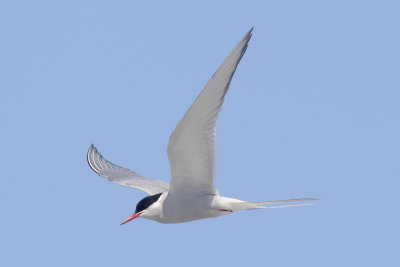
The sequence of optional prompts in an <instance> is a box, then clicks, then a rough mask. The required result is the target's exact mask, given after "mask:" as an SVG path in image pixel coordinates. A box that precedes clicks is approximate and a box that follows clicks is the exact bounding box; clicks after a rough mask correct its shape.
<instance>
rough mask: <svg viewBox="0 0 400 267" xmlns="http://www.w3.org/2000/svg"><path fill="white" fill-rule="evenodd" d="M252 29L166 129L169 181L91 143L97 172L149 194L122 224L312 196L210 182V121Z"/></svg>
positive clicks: (170, 220) (207, 214) (212, 135)
mask: <svg viewBox="0 0 400 267" xmlns="http://www.w3.org/2000/svg"><path fill="white" fill-rule="evenodd" d="M251 32H252V29H251V30H250V31H249V32H248V33H247V34H246V35H245V36H244V37H243V39H242V40H241V41H240V42H239V43H238V44H237V46H236V47H235V48H234V49H233V51H232V52H231V53H230V54H229V56H228V57H227V58H226V59H225V60H224V62H223V63H222V64H221V66H220V67H219V68H218V70H217V71H216V72H215V74H214V75H213V76H212V78H211V79H210V81H209V82H208V83H207V85H206V86H205V87H204V89H203V90H202V91H201V93H200V95H199V96H198V97H197V98H196V100H195V101H194V103H193V104H192V106H191V107H190V108H189V110H188V111H187V112H186V114H185V115H184V116H183V118H182V119H181V120H180V122H179V123H178V125H177V126H176V128H175V130H174V132H173V133H172V135H171V137H170V140H169V144H168V148H167V153H168V158H169V163H170V166H171V183H170V184H168V183H166V182H164V181H160V180H154V179H149V178H146V177H144V176H142V175H140V174H138V173H136V172H134V171H131V170H128V169H125V168H122V167H119V166H117V165H115V164H112V163H111V162H109V161H107V160H106V159H105V158H103V157H102V156H101V155H100V153H99V152H98V151H97V149H96V148H95V147H94V146H93V145H91V146H90V148H89V151H88V155H87V160H88V163H89V165H90V167H91V168H92V169H93V170H94V171H95V172H96V173H97V174H98V175H100V176H101V177H103V178H106V179H107V180H110V181H112V182H115V183H118V184H121V185H124V186H130V187H134V188H137V189H140V190H143V191H144V192H146V193H148V194H149V195H150V196H149V197H146V198H144V199H143V200H141V201H140V202H139V203H138V205H137V206H136V210H135V213H133V214H132V215H131V216H130V217H128V218H127V219H126V220H125V221H124V222H123V223H122V224H124V223H126V222H128V221H130V220H132V219H134V218H137V217H143V218H147V219H151V220H155V221H158V222H161V223H180V222H187V221H193V220H198V219H203V218H211V217H218V216H221V215H226V214H230V213H232V212H235V211H239V210H245V209H259V208H277V207H289V206H300V205H309V204H307V203H298V204H292V205H285V206H268V205H271V204H277V203H284V202H293V201H296V202H297V201H305V200H316V199H315V198H302V199H289V200H277V201H262V202H247V201H242V200H238V199H234V198H228V197H223V196H220V195H219V191H218V190H217V188H216V187H215V169H216V140H215V126H216V123H217V119H218V115H219V113H220V112H221V109H222V105H223V103H224V99H225V94H226V92H227V91H228V88H229V84H230V82H231V79H232V76H233V74H234V72H235V70H236V67H237V65H238V64H239V62H240V59H241V58H242V56H243V54H244V53H245V51H246V48H247V44H248V42H249V40H250V37H251Z"/></svg>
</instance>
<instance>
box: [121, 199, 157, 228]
mask: <svg viewBox="0 0 400 267" xmlns="http://www.w3.org/2000/svg"><path fill="white" fill-rule="evenodd" d="M161 195H162V193H159V194H156V195H152V196H147V197H145V198H143V199H142V200H140V201H139V202H138V203H137V205H136V210H135V212H134V213H133V214H132V215H131V216H129V217H128V218H127V219H126V220H125V221H123V222H122V223H121V225H123V224H125V223H127V222H129V221H132V220H133V219H135V218H138V217H151V216H152V215H154V214H155V213H159V209H158V208H157V207H155V205H153V204H154V203H156V202H157V201H158V199H159V198H160V196H161Z"/></svg>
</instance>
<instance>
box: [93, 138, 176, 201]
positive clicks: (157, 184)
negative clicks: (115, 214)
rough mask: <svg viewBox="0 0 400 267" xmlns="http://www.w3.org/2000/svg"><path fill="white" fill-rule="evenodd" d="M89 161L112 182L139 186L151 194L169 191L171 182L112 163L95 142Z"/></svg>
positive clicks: (94, 168) (134, 186)
mask: <svg viewBox="0 0 400 267" xmlns="http://www.w3.org/2000/svg"><path fill="white" fill-rule="evenodd" d="M87 161H88V163H89V166H90V167H91V168H92V169H93V170H94V171H95V172H96V173H97V174H98V175H100V176H101V177H103V178H105V179H107V180H109V181H111V182H114V183H117V184H120V185H124V186H129V187H133V188H137V189H139V190H142V191H144V192H146V193H147V194H149V195H155V194H158V193H162V192H166V191H168V188H169V184H168V183H166V182H164V181H160V180H153V179H149V178H146V177H144V176H142V175H140V174H138V173H136V172H134V171H131V170H128V169H125V168H122V167H120V166H117V165H115V164H112V163H111V162H109V161H108V160H106V159H105V158H103V156H102V155H101V154H100V153H99V152H98V151H97V149H96V147H95V146H94V145H93V144H92V145H90V147H89V151H88V153H87Z"/></svg>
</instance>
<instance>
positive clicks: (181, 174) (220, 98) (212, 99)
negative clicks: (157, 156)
mask: <svg viewBox="0 0 400 267" xmlns="http://www.w3.org/2000/svg"><path fill="white" fill-rule="evenodd" d="M251 31H252V29H251V30H250V31H249V32H248V33H247V34H246V35H245V36H244V38H243V39H242V40H241V41H240V42H239V44H238V45H237V46H236V47H235V48H234V49H233V51H232V52H231V53H230V54H229V56H228V57H227V58H226V59H225V60H224V62H223V63H222V64H221V66H220V67H219V68H218V70H217V71H216V72H215V74H214V75H213V76H212V78H211V79H210V81H209V82H208V83H207V85H206V86H205V87H204V89H203V91H202V92H201V93H200V95H199V96H198V97H197V99H196V100H195V102H194V103H193V105H192V106H191V107H190V108H189V110H188V111H187V112H186V114H185V115H184V117H183V118H182V119H181V121H180V122H179V123H178V125H177V126H176V128H175V130H174V132H173V133H172V135H171V137H170V140H169V144H168V148H167V153H168V158H169V163H170V166H171V185H170V190H169V192H170V193H171V194H218V191H217V189H216V187H215V165H216V148H215V142H216V141H215V125H216V123H217V119H218V115H219V113H220V111H221V109H222V104H223V103H224V98H225V94H226V92H227V91H228V88H229V84H230V82H231V79H232V76H233V74H234V72H235V70H236V67H237V65H238V64H239V61H240V59H241V58H242V56H243V54H244V52H245V51H246V48H247V43H248V42H249V40H250V37H251Z"/></svg>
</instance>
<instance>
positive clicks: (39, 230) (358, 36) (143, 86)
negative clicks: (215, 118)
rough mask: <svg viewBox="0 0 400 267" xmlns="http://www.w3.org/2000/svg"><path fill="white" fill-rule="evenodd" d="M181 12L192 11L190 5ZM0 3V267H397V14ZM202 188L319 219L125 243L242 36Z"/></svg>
mask: <svg viewBox="0 0 400 267" xmlns="http://www.w3.org/2000/svg"><path fill="white" fill-rule="evenodd" d="M189 2H191V3H189ZM189 2H188V1H181V2H178V1H159V2H156V1H108V2H105V1H7V0H6V1H2V3H1V4H0V34H1V41H0V73H1V75H0V90H1V97H0V125H1V126H0V128H1V131H0V136H1V139H0V160H1V161H0V162H1V167H2V174H1V179H2V186H1V187H0V203H1V204H0V205H1V220H0V229H1V230H0V231H1V242H0V265H1V266H161V265H163V266H275V267H280V266H296V267H302V266H304V267H313V266H318V267H321V266H332V267H338V266H363V267H366V266H400V260H399V256H398V253H399V251H400V244H399V240H400V230H399V225H400V217H399V206H398V205H399V200H398V194H399V193H398V191H399V188H400V182H399V180H400V164H399V155H400V154H399V151H400V142H399V136H400V124H399V122H400V119H399V114H400V105H399V99H400V63H399V62H400V53H399V47H400V35H399V26H400V16H399V12H400V4H399V2H398V1H197V2H196V3H193V2H192V1H189ZM252 26H254V27H255V28H254V32H253V38H252V39H251V41H250V44H249V47H248V50H247V52H246V54H245V56H244V57H243V59H242V61H241V63H240V65H239V67H238V69H237V72H236V74H235V76H234V78H233V81H232V84H231V88H230V91H229V92H228V95H227V98H226V101H225V105H224V109H223V111H222V114H221V116H220V119H219V122H218V127H217V139H218V142H217V144H218V145H217V148H218V167H217V186H218V188H219V190H220V191H221V194H223V195H226V196H230V197H235V198H239V199H244V200H249V201H261V200H274V199H286V198H299V197H320V198H323V200H322V201H319V202H318V203H317V205H315V206H310V207H296V208H286V209H267V210H256V211H243V212H238V213H235V214H233V215H229V216H224V217H220V218H217V219H207V220H200V221H195V222H191V223H185V224H175V225H163V224H159V223H156V222H153V221H148V220H145V219H137V220H134V221H132V222H130V223H128V224H126V225H124V226H120V225H119V223H120V222H121V221H122V220H124V219H125V218H126V217H127V216H129V215H130V214H131V213H132V212H133V211H134V208H135V205H136V203H137V202H138V201H139V200H140V199H142V198H143V197H144V196H145V194H144V193H143V192H141V191H138V190H134V189H131V188H125V187H122V186H119V185H117V184H113V183H110V182H108V181H105V180H103V179H101V178H100V177H99V176H97V175H96V174H95V173H94V172H93V171H92V170H91V169H90V168H89V166H88V165H87V163H86V158H85V157H86V152H87V149H88V148H89V145H90V144H91V143H94V144H95V145H96V146H97V147H98V149H99V151H100V152H101V153H102V154H103V155H104V156H105V157H106V158H107V159H109V160H110V161H112V162H114V163H116V164H119V165H121V166H124V167H127V168H130V169H132V170H135V171H137V172H139V173H141V174H143V175H146V176H148V177H152V178H158V179H162V180H165V181H169V178H170V170H169V165H168V159H167V155H166V146H167V143H168V139H169V136H170V134H171V132H172V131H173V129H174V127H175V125H176V123H177V122H178V121H179V119H180V118H181V117H182V115H183V114H184V112H185V111H186V110H187V108H188V107H189V106H190V105H191V103H192V102H193V100H194V99H195V97H196V96H197V95H198V94H199V92H200V90H201V89H202V88H203V86H204V85H205V83H206V82H207V81H208V79H209V78H210V77H211V75H212V74H213V73H214V71H215V70H216V69H217V67H218V66H219V64H220V63H221V62H222V61H223V59H224V58H225V56H227V55H228V53H229V52H230V51H231V49H232V48H233V47H234V46H235V45H236V43H237V42H238V41H239V40H240V39H241V38H242V37H243V35H244V34H245V33H246V32H247V31H248V30H249V29H250V27H252Z"/></svg>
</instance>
